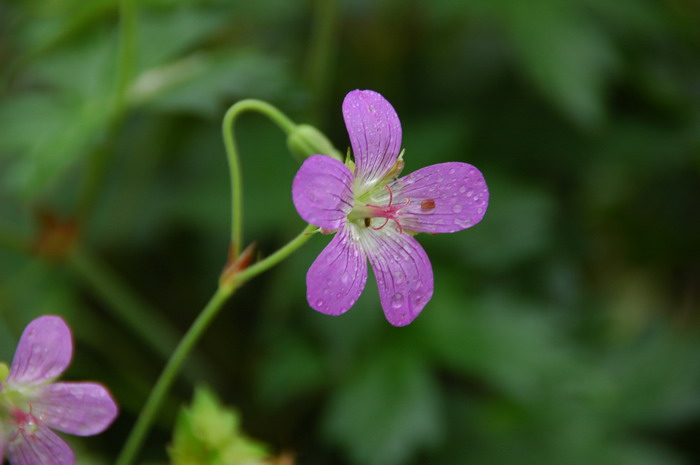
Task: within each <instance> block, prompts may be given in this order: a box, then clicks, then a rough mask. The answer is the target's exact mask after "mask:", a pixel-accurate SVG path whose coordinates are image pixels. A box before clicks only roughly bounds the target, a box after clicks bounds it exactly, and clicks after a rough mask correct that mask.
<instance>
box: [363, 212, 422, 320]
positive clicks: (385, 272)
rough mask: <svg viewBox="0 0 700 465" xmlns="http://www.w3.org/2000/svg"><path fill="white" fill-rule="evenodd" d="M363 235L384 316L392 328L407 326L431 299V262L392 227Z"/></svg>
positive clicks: (402, 234) (411, 242) (407, 235)
mask: <svg viewBox="0 0 700 465" xmlns="http://www.w3.org/2000/svg"><path fill="white" fill-rule="evenodd" d="M363 232H364V234H363V235H362V243H363V247H364V249H365V252H366V253H367V257H368V258H369V261H370V263H371V264H372V269H373V270H374V275H375V276H376V278H377V285H378V286H379V298H380V300H381V302H382V308H383V309H384V315H386V319H387V320H388V321H389V323H391V324H392V325H394V326H406V325H407V324H409V323H411V322H412V321H413V320H414V319H415V318H416V317H417V316H418V314H419V313H420V312H421V311H422V310H423V307H425V304H427V303H428V301H429V300H430V299H431V298H432V296H433V268H432V266H431V265H430V260H429V259H428V256H427V255H426V253H425V250H423V247H421V246H420V244H419V243H418V241H416V240H415V239H414V238H413V237H412V236H410V235H409V234H406V233H400V232H399V230H398V228H397V227H396V226H395V225H394V224H388V225H387V226H385V227H384V228H382V229H380V230H374V229H371V228H367V229H365V230H364V231H363Z"/></svg>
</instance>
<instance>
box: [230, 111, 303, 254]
mask: <svg viewBox="0 0 700 465" xmlns="http://www.w3.org/2000/svg"><path fill="white" fill-rule="evenodd" d="M246 111H257V112H260V113H262V114H264V115H265V116H267V117H269V118H270V119H271V120H272V121H274V122H275V123H276V124H277V125H278V126H279V127H280V128H281V129H282V130H283V131H284V132H285V133H287V135H289V134H290V133H291V132H292V131H293V130H294V128H295V127H296V125H295V124H294V122H293V121H292V120H290V119H289V118H287V117H286V116H285V115H284V113H282V112H281V111H279V110H278V109H277V108H275V107H273V106H272V105H270V104H269V103H266V102H263V101H261V100H254V99H247V100H241V101H240V102H238V103H235V104H233V105H232V106H231V107H230V108H229V109H228V111H227V112H226V115H225V116H224V122H223V125H222V130H223V136H224V145H225V146H226V157H227V158H228V165H229V172H230V176H231V256H232V257H233V258H236V257H238V254H239V253H240V250H241V243H242V240H243V224H242V223H243V194H242V192H243V185H242V180H241V166H240V162H239V160H238V149H237V148H236V140H235V136H234V132H233V124H234V123H235V121H236V118H238V116H239V115H240V114H241V113H244V112H246Z"/></svg>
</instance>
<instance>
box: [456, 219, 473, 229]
mask: <svg viewBox="0 0 700 465" xmlns="http://www.w3.org/2000/svg"><path fill="white" fill-rule="evenodd" d="M454 223H455V224H456V225H457V226H460V227H462V228H467V227H469V226H471V224H472V220H471V219H469V218H455V220H454Z"/></svg>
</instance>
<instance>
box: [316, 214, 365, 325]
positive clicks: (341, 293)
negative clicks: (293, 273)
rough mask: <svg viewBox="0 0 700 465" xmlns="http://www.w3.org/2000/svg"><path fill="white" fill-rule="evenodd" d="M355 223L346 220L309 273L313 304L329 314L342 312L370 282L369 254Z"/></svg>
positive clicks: (350, 305) (348, 307) (351, 304)
mask: <svg viewBox="0 0 700 465" xmlns="http://www.w3.org/2000/svg"><path fill="white" fill-rule="evenodd" d="M355 231H356V230H355V226H354V225H353V224H349V223H343V224H342V225H341V227H340V229H339V230H338V233H337V234H336V235H335V237H334V238H333V240H332V241H331V242H330V243H329V244H328V245H327V246H326V248H325V249H323V252H321V254H320V255H319V256H318V257H317V258H316V260H315V261H314V262H313V264H312V265H311V268H309V272H308V273H307V274H306V298H307V300H308V301H309V305H310V306H311V308H313V309H314V310H317V311H319V312H321V313H325V314H326V315H341V314H343V313H345V312H346V311H348V309H350V307H352V306H353V305H354V304H355V302H356V301H357V299H358V298H359V297H360V294H361V293H362V290H363V289H364V288H365V283H366V282H367V258H366V256H365V254H364V252H363V251H362V248H361V247H360V245H359V243H358V240H357V238H356V232H355Z"/></svg>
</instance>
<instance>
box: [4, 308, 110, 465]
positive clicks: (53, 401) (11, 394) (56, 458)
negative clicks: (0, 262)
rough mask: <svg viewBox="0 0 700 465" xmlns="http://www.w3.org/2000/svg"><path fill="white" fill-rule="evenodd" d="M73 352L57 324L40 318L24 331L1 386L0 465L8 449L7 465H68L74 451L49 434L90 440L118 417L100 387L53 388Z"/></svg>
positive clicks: (63, 328) (63, 385)
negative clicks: (66, 434) (56, 431)
mask: <svg viewBox="0 0 700 465" xmlns="http://www.w3.org/2000/svg"><path fill="white" fill-rule="evenodd" d="M72 352H73V342H72V340H71V333H70V329H69V328H68V326H67V325H66V323H65V322H64V321H63V320H62V319H61V318H59V317H57V316H42V317H39V318H37V319H36V320H34V321H32V322H31V323H29V325H27V327H26V328H25V330H24V333H22V337H21V339H20V341H19V345H18V346H17V351H16V353H15V358H14V360H13V361H12V366H11V368H10V372H9V375H8V376H7V378H6V379H1V381H2V382H0V462H1V461H2V457H4V454H5V450H6V449H7V454H8V457H9V459H10V463H11V464H12V465H37V464H42V465H72V464H74V463H75V457H74V455H73V451H72V450H71V449H70V447H69V446H68V444H66V443H65V442H64V441H63V439H61V438H60V437H59V436H58V435H56V433H54V432H53V431H51V429H49V428H53V429H57V430H59V431H62V432H64V433H69V434H75V435H78V436H90V435H93V434H98V433H101V432H102V431H104V430H105V429H106V428H107V427H108V426H109V425H110V424H111V423H112V421H113V420H114V418H115V417H116V416H117V405H116V404H115V402H114V400H113V399H112V396H111V395H110V394H109V392H108V391H107V389H105V388H104V387H103V386H101V385H99V384H96V383H75V382H66V383H60V382H53V381H54V379H55V378H56V377H58V376H59V375H60V374H61V373H63V371H64V370H65V369H66V368H67V367H68V365H69V363H70V360H71V355H72ZM6 370H7V368H6V366H5V369H4V371H5V373H4V374H7V371H6Z"/></svg>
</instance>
